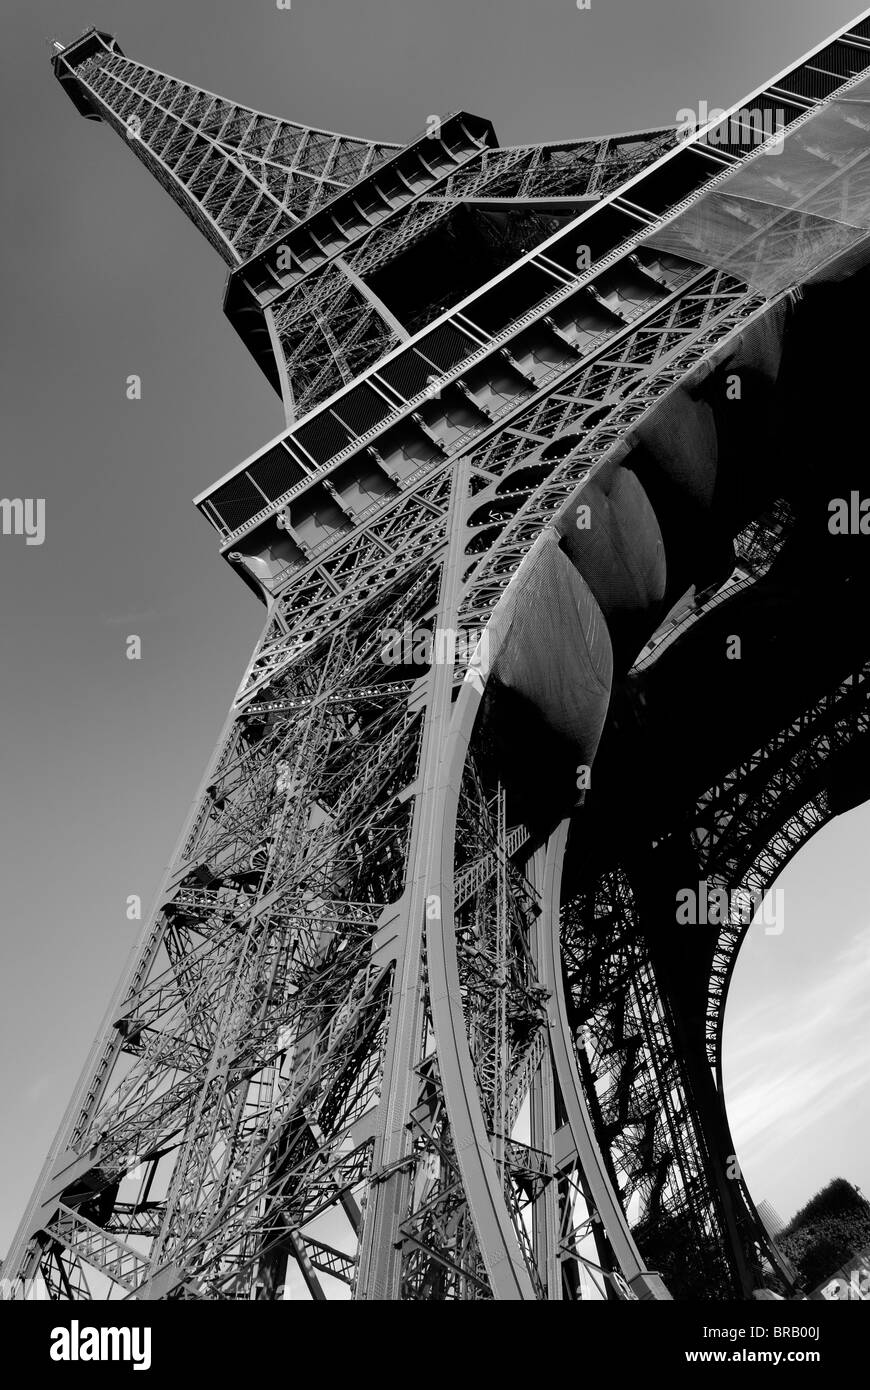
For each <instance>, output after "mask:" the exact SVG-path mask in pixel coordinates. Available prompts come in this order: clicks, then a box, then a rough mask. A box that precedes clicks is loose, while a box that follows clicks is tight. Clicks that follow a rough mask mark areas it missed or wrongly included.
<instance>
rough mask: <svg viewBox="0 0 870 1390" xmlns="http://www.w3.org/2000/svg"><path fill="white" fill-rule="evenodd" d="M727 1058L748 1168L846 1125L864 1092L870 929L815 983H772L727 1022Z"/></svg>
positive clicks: (730, 1095)
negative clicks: (832, 1119) (831, 1126)
mask: <svg viewBox="0 0 870 1390" xmlns="http://www.w3.org/2000/svg"><path fill="white" fill-rule="evenodd" d="M725 1058H726V1067H725V1084H726V1096H727V1101H728V1113H729V1117H730V1121H731V1129H732V1133H733V1135H734V1138H735V1142H736V1143H737V1145H738V1148H739V1150H740V1156H741V1160H742V1161H743V1162H744V1164H745V1165H746V1166H747V1167H751V1168H752V1169H753V1170H755V1171H759V1170H761V1171H763V1170H764V1169H765V1168H766V1167H767V1166H768V1165H771V1164H772V1163H775V1162H776V1161H777V1160H781V1159H782V1157H783V1155H787V1154H788V1153H789V1150H790V1149H792V1150H793V1148H794V1146H795V1145H796V1144H800V1141H802V1140H803V1141H809V1140H810V1139H812V1141H813V1142H814V1145H815V1144H816V1143H818V1139H819V1134H820V1131H821V1130H822V1128H823V1126H824V1121H825V1119H826V1117H829V1116H831V1115H832V1112H836V1113H837V1115H838V1117H839V1118H840V1119H842V1116H843V1114H844V1113H848V1107H849V1104H850V1102H852V1103H854V1101H855V1099H856V1097H857V1096H858V1095H860V1094H861V1093H865V1094H866V1090H867V1082H868V1073H870V927H863V928H861V930H859V931H858V932H857V933H856V935H855V936H854V937H853V938H852V940H851V942H850V943H849V945H848V946H847V947H845V948H844V949H843V950H842V951H841V952H839V953H838V954H837V955H836V956H835V957H834V958H833V959H832V960H831V961H830V963H829V965H828V967H827V969H822V970H820V971H819V972H818V973H817V974H816V975H815V976H814V977H813V979H812V980H811V981H807V982H806V983H805V984H802V985H799V986H797V987H795V986H794V985H789V986H788V987H786V986H785V984H784V983H783V984H782V985H780V986H779V987H778V988H777V985H776V982H775V981H772V982H771V986H770V990H769V992H768V996H767V998H766V999H765V1000H764V1001H759V1002H757V1003H755V1004H754V1005H753V1007H752V1008H751V1009H747V1010H745V1011H744V1012H742V1013H740V1014H738V1015H737V1016H736V1017H731V1016H729V1015H726V1053H725ZM832 1163H833V1164H834V1167H836V1155H832ZM831 1176H832V1177H833V1176H835V1173H834V1172H833V1171H832V1172H831Z"/></svg>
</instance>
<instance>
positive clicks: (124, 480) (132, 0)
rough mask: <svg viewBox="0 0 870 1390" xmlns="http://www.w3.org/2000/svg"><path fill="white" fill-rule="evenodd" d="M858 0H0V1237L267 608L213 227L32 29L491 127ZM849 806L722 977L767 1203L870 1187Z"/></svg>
mask: <svg viewBox="0 0 870 1390" xmlns="http://www.w3.org/2000/svg"><path fill="white" fill-rule="evenodd" d="M859 3H860V0H827V3H826V4H825V5H824V6H820V5H819V4H817V3H814V0H730V3H728V4H723V3H722V0H643V2H642V3H641V0H592V7H591V9H590V10H589V11H578V10H577V8H576V4H575V0H438V3H437V4H433V3H431V0H292V9H291V10H289V11H284V10H279V9H278V8H277V5H276V4H275V3H274V0H184V3H183V4H179V3H178V0H147V3H143V0H86V2H84V3H83V0H5V4H4V21H5V23H4V30H5V33H4V38H5V42H4V56H5V57H6V60H7V61H6V64H5V69H6V71H5V76H4V81H3V84H2V87H0V105H2V115H0V145H2V169H3V178H2V180H0V197H2V200H3V204H4V206H3V226H4V254H3V256H2V259H0V277H2V282H3V283H2V304H3V327H4V333H3V372H2V386H0V392H2V400H0V404H2V415H3V421H4V432H3V433H4V438H3V442H4V449H3V455H2V459H3V461H2V482H0V492H2V495H4V496H8V497H44V498H45V499H46V536H45V542H44V544H43V545H41V546H26V545H25V544H24V539H23V537H17V536H6V537H0V635H2V661H0V717H2V736H0V779H2V781H0V785H2V798H0V817H2V825H0V856H2V866H0V867H2V885H3V889H2V909H3V911H2V938H0V940H2V972H0V1028H2V1035H0V1134H2V1143H0V1253H5V1251H6V1249H7V1248H8V1244H9V1239H10V1237H11V1233H12V1231H13V1229H14V1227H15V1225H16V1223H17V1220H18V1217H19V1215H20V1213H21V1210H22V1208H23V1205H24V1203H25V1200H26V1198H27V1196H28V1193H29V1190H30V1188H31V1186H32V1183H33V1181H34V1179H35V1177H36V1174H37V1172H38V1170H39V1167H40V1164H41V1162H42V1159H43V1157H44V1154H45V1150H46V1148H47V1146H48V1144H49V1142H50V1139H51V1136H52V1134H53V1132H54V1130H55V1127H56V1125H57V1123H58V1120H59V1118H60V1115H61V1113H62V1111H63V1109H64V1107H65V1105H66V1102H67V1099H68V1097H69V1093H70V1091H71V1089H72V1086H73V1084H74V1082H75V1080H76V1078H77V1075H78V1072H79V1069H80V1067H81V1064H82V1061H83V1059H84V1056H85V1053H86V1051H87V1049H88V1047H89V1045H90V1043H91V1041H92V1038H93V1035H94V1033H95V1031H96V1029H97V1027H98V1024H99V1020H100V1018H101V1017H102V1014H103V1011H104V1009H105V1007H106V1004H107V1002H108V999H109V995H110V992H111V990H112V988H113V987H114V984H115V981H116V978H117V976H118V973H119V971H120V968H121V966H122V963H123V961H124V959H125V957H126V955H127V952H128V951H129V949H130V946H131V944H132V941H133V939H134V935H135V932H136V930H137V926H136V924H135V923H131V922H128V921H127V920H126V916H125V903H126V899H127V897H128V895H130V894H134V893H135V894H139V895H141V897H142V899H143V902H145V903H146V904H147V903H149V902H150V900H151V898H152V896H153V895H154V894H155V893H156V891H157V888H158V885H159V882H160V878H161V875H162V873H163V870H164V868H165V865H166V863H167V862H168V860H169V858H170V856H171V853H172V849H173V845H174V841H175V839H176V836H177V834H178V832H179V830H180V827H181V824H182V822H183V819H184V816H185V814H186V811H187V808H188V805H189V802H190V800H191V798H192V796H193V794H194V792H195V789H196V787H197V785H198V782H199V779H200V776H201V774H202V771H203V768H204V765H205V763H206V761H207V758H208V754H209V751H210V749H211V746H212V744H213V742H214V740H215V738H216V736H217V733H218V731H219V729H220V727H221V724H222V722H223V717H224V714H225V711H226V708H227V706H228V704H229V702H230V700H231V698H232V695H233V693H234V690H235V687H236V684H237V682H238V679H239V678H240V676H241V673H242V670H243V668H244V666H245V663H246V660H247V657H248V655H249V652H250V649H251V647H252V646H253V644H254V642H255V640H256V638H257V635H258V632H259V629H260V625H261V610H260V608H259V605H258V604H257V602H256V600H255V599H254V598H253V596H252V595H251V594H250V593H249V592H248V590H247V589H246V588H245V587H244V585H242V583H241V582H240V581H239V580H238V578H237V577H236V576H234V575H233V574H231V572H230V571H229V569H228V567H226V566H225V565H224V564H223V563H222V562H221V561H220V560H219V558H218V555H217V546H216V542H215V537H214V534H213V533H212V531H211V530H210V528H209V527H208V525H207V524H206V523H205V522H204V521H203V520H202V518H201V517H199V515H198V514H197V513H196V511H195V510H194V508H193V507H192V506H191V504H190V498H191V497H192V496H193V495H194V494H195V493H197V492H199V491H200V490H201V489H202V488H204V487H205V486H206V485H207V484H209V483H210V482H211V481H212V480H213V479H215V478H217V477H219V476H221V475H222V474H224V473H225V472H226V471H227V470H228V469H230V468H231V467H233V466H234V465H235V464H236V463H237V462H238V461H239V460H240V459H242V458H244V457H245V456H246V455H248V454H249V453H251V452H252V451H253V450H254V449H256V448H257V447H259V445H260V444H262V443H263V442H264V441H266V440H267V439H269V438H271V437H272V436H273V435H275V434H276V433H277V432H278V431H279V430H280V428H281V425H282V416H281V410H280V407H279V403H278V399H277V397H276V396H275V395H274V394H273V393H272V390H271V388H270V387H269V386H268V385H267V384H266V382H265V379H264V378H262V377H261V376H260V375H259V373H258V370H257V368H256V367H255V366H254V364H253V361H252V360H251V359H250V358H249V357H248V355H247V353H246V351H245V349H244V348H243V347H242V345H241V343H240V341H239V340H238V339H237V338H236V337H235V335H234V333H233V331H232V329H231V328H230V327H229V325H228V324H227V323H226V320H225V319H224V318H223V315H222V311H221V298H222V292H223V282H224V270H223V268H222V265H221V263H220V262H219V260H218V258H217V257H216V255H215V254H214V253H213V252H212V251H211V250H210V248H209V247H208V246H207V245H206V244H205V242H204V241H203V240H202V239H201V237H200V235H199V233H197V232H196V230H195V229H194V228H193V227H192V225H190V224H189V223H188V222H187V221H186V219H185V218H184V217H183V216H182V214H181V213H180V212H179V211H178V209H177V208H176V207H175V206H174V205H173V204H172V203H171V201H170V200H169V198H167V197H166V195H165V194H164V193H163V192H162V191H161V190H160V189H159V188H158V187H157V185H156V184H155V183H154V182H153V181H152V179H151V178H150V176H149V175H148V174H147V173H146V171H145V170H144V169H143V168H142V167H141V166H140V165H139V164H138V162H137V161H136V160H135V159H133V158H132V157H131V156H130V154H129V151H128V150H126V149H125V148H124V146H123V145H122V143H121V141H119V140H118V139H117V137H116V136H114V135H113V134H112V133H111V132H110V131H109V130H108V129H107V128H105V127H101V126H96V125H93V124H91V123H88V122H85V121H83V120H82V119H81V118H80V117H79V116H78V115H77V114H76V112H75V110H74V108H73V106H72V104H71V103H70V102H69V101H68V100H67V98H66V97H65V96H64V95H63V93H62V92H61V90H60V88H59V86H58V85H57V84H56V83H55V82H54V81H53V78H52V76H51V71H50V68H49V65H48V48H47V45H46V40H47V39H49V38H52V37H59V38H61V39H63V40H64V41H65V42H68V41H70V40H71V39H72V38H73V37H75V36H76V35H77V34H78V33H80V32H81V30H82V29H84V28H85V27H86V26H87V25H89V24H96V25H98V26H99V27H101V28H104V29H107V30H109V31H110V32H112V33H115V34H116V35H117V37H118V39H119V41H120V43H121V46H122V48H124V50H125V51H126V52H127V53H128V54H129V55H130V56H131V57H134V58H138V59H141V60H142V61H144V62H146V63H150V64H152V65H153V66H155V67H158V68H162V69H163V70H165V71H167V72H171V73H173V74H175V75H177V76H179V77H182V78H185V79H187V80H189V81H191V82H193V83H198V84H200V85H202V86H204V87H208V88H210V89H211V90H214V91H217V92H220V93H222V94H223V95H226V96H229V97H234V98H236V99H238V100H240V101H243V102H246V103H248V104H250V105H253V106H256V107H259V108H260V109H262V110H265V111H270V112H275V113H276V114H280V115H285V116H287V117H289V118H291V119H293V120H297V121H302V122H309V123H311V124H313V125H319V126H324V127H327V128H329V129H335V130H344V131H347V132H349V133H355V134H359V135H364V136H368V137H372V138H376V139H386V140H406V139H409V138H410V137H412V136H413V135H414V134H415V133H416V132H418V131H419V130H421V129H422V128H423V127H425V124H426V118H427V116H428V115H430V114H433V113H434V114H444V113H447V112H449V111H451V110H455V109H457V108H460V107H464V108H465V109H467V110H469V111H473V112H476V113H479V114H480V115H483V116H486V117H488V118H489V119H491V120H492V121H493V123H494V125H495V128H496V131H497V133H498V135H499V137H500V139H501V141H502V143H505V144H508V143H514V142H522V141H539V140H546V139H558V138H565V137H575V136H583V135H600V134H607V133H609V132H615V131H624V130H633V129H637V128H640V127H644V126H650V125H656V124H666V123H669V122H672V121H674V120H675V118H676V112H677V111H678V110H679V109H680V108H682V107H687V106H688V107H693V108H696V107H697V106H698V105H699V104H700V102H701V101H702V100H706V101H707V103H708V106H711V107H712V106H722V107H727V106H729V105H731V104H732V103H733V102H735V101H737V100H738V99H739V98H740V97H741V96H743V95H744V94H745V93H746V92H748V91H750V90H752V89H753V88H754V87H756V86H758V85H759V84H760V83H761V82H763V81H764V80H765V79H766V78H767V77H768V76H770V74H771V73H773V72H775V71H778V70H779V69H780V68H782V67H783V66H785V64H786V63H787V62H789V61H790V60H791V59H793V58H796V57H798V56H800V55H801V54H802V53H803V52H805V51H806V49H807V48H809V47H811V46H812V45H814V44H815V43H817V42H818V41H820V40H821V39H822V38H824V37H825V35H826V34H827V33H828V32H830V31H831V30H832V29H834V28H835V27H838V26H839V25H841V24H843V23H845V22H846V21H847V20H849V19H850V18H852V16H853V15H854V14H855V13H856V12H857V9H858V6H859ZM131 373H136V374H139V375H140V376H141V378H142V399H141V401H138V402H130V401H128V400H127V399H126V397H125V381H126V378H127V376H128V375H129V374H131ZM129 634H137V635H139V636H140V637H141V639H142V659H141V661H138V662H134V661H128V660H127V659H126V656H125V650H126V639H127V636H128V635H129ZM868 823H870V817H868V815H867V813H866V812H864V811H862V812H860V813H857V814H856V815H855V816H853V817H851V818H850V819H849V821H848V823H846V822H844V824H843V825H842V826H835V827H832V828H830V829H829V830H828V831H827V832H826V833H825V834H824V835H822V836H819V837H818V840H817V842H816V844H815V845H814V846H813V847H812V848H811V849H809V850H808V851H807V852H806V855H805V856H802V857H801V859H800V860H799V861H796V862H795V865H794V868H793V871H792V874H791V877H790V879H789V889H788V897H787V923H786V930H785V932H784V933H783V935H782V937H779V938H773V937H764V936H763V935H760V936H759V937H758V938H757V939H753V940H751V941H750V943H749V944H748V946H747V948H746V951H745V957H744V959H742V960H741V962H740V963H739V965H738V968H737V973H736V978H735V982H734V986H733V990H732V1002H731V1004H730V1006H729V1018H728V1024H727V1035H726V1039H727V1055H726V1063H727V1077H728V1084H729V1098H730V1099H731V1102H732V1114H733V1117H734V1130H735V1137H736V1140H737V1144H738V1150H739V1151H740V1152H741V1156H742V1157H743V1158H744V1166H745V1169H746V1172H747V1174H748V1176H749V1180H750V1183H751V1185H752V1188H753V1191H754V1192H755V1195H756V1196H757V1197H758V1198H760V1197H764V1196H766V1197H768V1198H769V1199H770V1200H771V1201H772V1202H773V1203H774V1205H775V1206H777V1207H778V1208H779V1209H780V1211H781V1212H782V1214H783V1215H784V1216H788V1215H790V1214H791V1212H792V1210H793V1209H794V1207H795V1206H797V1205H798V1204H800V1203H801V1202H802V1201H803V1200H804V1199H805V1198H806V1197H807V1196H808V1195H809V1194H810V1193H811V1192H812V1191H813V1190H814V1188H815V1187H817V1186H818V1185H819V1184H820V1183H821V1182H823V1181H824V1180H825V1179H826V1178H827V1177H829V1176H833V1175H834V1174H839V1173H842V1175H843V1176H845V1177H848V1178H851V1179H852V1180H853V1181H859V1182H862V1184H863V1185H865V1186H866V1187H867V1188H868V1189H870V1175H868V1171H867V1170H868V1164H867V1157H866V1144H865V1140H864V1136H865V1135H866V1133H867V1118H868V1112H867V1102H866V1100H865V1099H862V1097H861V1094H860V1092H859V1090H858V1082H859V1081H860V1079H861V1077H862V1071H866V1061H864V1062H862V1061H860V1057H861V1056H862V1055H863V1056H864V1057H866V1042H867V1037H868V1030H867V1027H866V1021H867V1020H866V1008H867V1003H866V1001H867V997H868V991H867V988H866V985H867V982H868V974H870V970H868V964H867V960H868V957H867V951H866V949H865V948H866V945H867V930H868V924H870V913H868V911H867V906H868V904H867V899H868V891H870V869H868V856H867V855H866V854H862V852H861V847H862V842H863V841H864V840H865V839H866V834H867V828H868ZM862 933H863V936H862ZM861 1010H863V1011H864V1012H863V1013H862V1012H861ZM862 1048H863V1049H865V1050H864V1052H863V1054H862V1051H861V1050H862ZM862 1107H863V1108H862ZM774 1122H777V1123H774ZM744 1148H745V1153H744V1152H743V1149H744Z"/></svg>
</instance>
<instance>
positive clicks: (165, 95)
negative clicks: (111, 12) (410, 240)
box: [52, 29, 401, 266]
mask: <svg viewBox="0 0 870 1390" xmlns="http://www.w3.org/2000/svg"><path fill="white" fill-rule="evenodd" d="M52 65H53V67H54V71H55V75H56V76H57V78H58V81H59V82H60V83H61V86H62V87H63V88H64V89H65V91H66V92H67V93H68V94H69V96H70V98H71V99H72V101H73V102H74V104H75V106H76V108H77V109H78V110H79V111H80V112H81V113H82V115H84V116H86V117H87V118H88V119H89V120H102V121H105V122H106V124H107V125H110V126H111V127H112V128H113V129H114V130H116V131H117V132H118V134H120V135H121V136H122V137H123V138H124V139H126V140H127V141H128V143H129V145H130V148H131V149H132V150H133V151H134V152H135V153H136V155H137V156H138V157H139V159H141V161H142V163H143V164H144V165H145V166H146V168H147V169H148V170H149V171H150V172H151V173H152V174H154V176H155V178H157V179H158V180H159V182H160V183H161V184H162V185H163V187H164V188H165V189H166V191H167V192H168V193H169V195H170V196H171V197H172V198H174V200H175V201H176V202H177V203H178V204H179V205H180V207H181V208H182V210H183V211H184V212H186V213H187V215H188V216H189V217H190V218H191V220H192V221H193V222H195V224H196V225H197V226H198V227H199V229H200V231H201V232H202V233H203V235H204V236H205V237H206V238H207V240H208V241H209V242H210V243H211V245H212V246H213V247H214V248H215V250H216V251H217V252H218V254H219V255H220V256H221V257H222V258H223V260H224V261H226V262H227V264H228V265H230V266H237V265H241V264H242V263H243V262H244V261H246V260H247V259H248V258H249V257H250V256H252V255H254V254H255V253H256V251H257V250H258V249H259V248H260V247H261V246H262V245H264V244H266V243H267V242H268V241H270V240H272V239H274V238H275V237H276V236H278V235H280V234H281V233H282V232H283V231H284V230H287V229H289V228H290V227H292V226H294V225H295V224H296V223H297V222H298V221H299V220H301V219H303V218H305V217H307V216H308V215H309V214H310V213H311V212H313V211H314V210H315V209H316V208H318V207H319V206H320V205H321V204H322V203H325V202H327V201H328V200H329V199H330V198H332V197H334V196H335V195H336V194H338V193H341V192H342V191H343V190H344V189H346V188H349V187H350V186H351V185H353V184H355V183H356V182H358V180H359V179H361V178H364V177H365V176H366V174H368V173H369V172H370V171H371V170H372V169H374V168H375V167H376V166H377V165H378V164H380V163H381V162H382V161H383V160H384V159H386V158H388V157H389V156H390V155H392V154H394V153H395V152H396V150H397V149H399V148H401V147H400V146H398V145H388V144H382V143H377V142H375V141H372V140H358V139H355V138H352V137H350V136H347V135H338V134H335V133H334V132H332V131H326V130H317V129H315V128H313V127H312V126H304V125H296V124H294V123H293V122H291V121H283V120H280V119H279V118H278V117H276V116H267V115H265V114H264V113H263V112H262V111H254V110H252V109H251V108H250V107H248V106H240V105H238V103H236V102H232V101H227V100H225V98H223V97H219V96H216V95H215V93H214V92H208V91H205V90H203V89H202V88H200V87H192V86H191V85H190V83H188V82H180V81H179V80H178V79H177V78H175V77H169V76H167V74H166V73H163V72H158V71H157V70H156V69H155V68H149V67H146V66H145V64H144V63H136V62H133V61H132V60H131V59H130V58H127V57H126V56H125V55H124V53H123V52H122V50H121V48H120V45H119V44H118V42H117V40H116V39H114V38H113V37H112V36H111V34H106V33H103V32H101V31H100V30H98V29H89V30H88V31H87V32H86V33H85V34H83V35H82V36H81V38H79V39H76V40H75V42H74V43H71V44H68V45H67V46H66V47H64V46H63V45H62V44H60V43H57V42H55V44H54V55H53V57H52Z"/></svg>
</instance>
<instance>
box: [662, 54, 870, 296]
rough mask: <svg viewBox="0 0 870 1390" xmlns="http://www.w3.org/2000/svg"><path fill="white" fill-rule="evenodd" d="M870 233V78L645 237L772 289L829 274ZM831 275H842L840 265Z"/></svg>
mask: <svg viewBox="0 0 870 1390" xmlns="http://www.w3.org/2000/svg"><path fill="white" fill-rule="evenodd" d="M868 231H870V80H865V81H863V82H861V83H860V84H858V86H856V87H854V88H853V89H852V90H851V91H850V92H849V94H848V96H847V97H846V98H843V99H841V100H837V101H833V102H831V103H829V104H828V105H826V106H825V107H823V108H822V109H821V110H820V111H819V112H817V113H816V114H815V115H814V116H812V117H811V118H810V119H809V120H807V121H805V122H804V123H803V124H802V125H801V126H799V127H798V128H797V129H796V130H794V131H793V132H792V133H791V134H786V135H785V136H784V137H783V139H782V141H781V146H780V152H779V153H773V154H766V153H763V154H760V155H759V156H758V157H757V158H755V159H752V160H751V161H749V162H748V163H747V164H745V165H743V166H742V167H741V168H739V169H737V170H735V172H734V173H733V174H731V175H730V176H729V177H728V178H727V179H726V180H725V181H724V182H723V183H722V184H720V185H719V186H718V187H717V188H716V189H715V190H712V191H711V192H710V193H707V194H705V195H703V196H702V197H700V198H699V199H698V201H697V202H696V203H694V204H693V206H692V207H691V208H689V209H688V210H687V211H686V212H684V213H682V214H681V215H680V216H679V217H677V218H675V219H674V220H673V221H672V222H670V223H667V224H666V225H665V226H664V227H662V228H660V229H658V230H657V231H656V232H654V233H653V234H652V235H651V236H650V237H649V238H648V239H647V244H648V245H650V246H654V247H656V248H657V249H659V250H664V251H669V252H672V253H676V254H678V255H685V256H687V257H689V258H690V259H693V260H697V261H700V262H702V263H703V264H706V265H713V266H717V267H719V268H721V269H725V270H728V271H729V272H730V273H731V274H733V275H735V276H736V277H738V278H739V279H740V280H742V281H744V282H745V283H746V284H748V285H751V286H752V287H753V288H754V289H758V290H761V291H763V292H764V293H767V294H774V293H777V292H778V291H780V290H782V289H785V288H787V287H789V286H792V285H797V284H801V283H803V282H804V281H805V280H807V279H809V278H811V277H816V276H819V275H821V274H823V273H824V271H823V268H824V267H825V266H830V267H835V266H836V263H837V260H838V258H839V257H841V256H842V255H843V253H845V252H852V253H853V254H852V257H851V260H852V261H853V262H854V253H855V252H856V248H858V246H859V244H860V243H862V242H863V241H864V239H865V237H866V235H867V232H868ZM832 273H836V272H835V270H834V271H832Z"/></svg>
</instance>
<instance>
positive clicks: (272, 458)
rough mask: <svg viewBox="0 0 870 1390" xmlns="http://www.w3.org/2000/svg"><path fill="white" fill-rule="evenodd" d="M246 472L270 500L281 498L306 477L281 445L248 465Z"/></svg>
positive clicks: (300, 467)
mask: <svg viewBox="0 0 870 1390" xmlns="http://www.w3.org/2000/svg"><path fill="white" fill-rule="evenodd" d="M246 471H247V472H248V473H249V474H250V476H251V477H252V478H253V479H254V481H255V482H256V483H257V484H258V486H259V487H261V488H262V489H263V491H264V492H265V493H266V495H267V496H268V497H272V498H275V497H281V496H282V494H283V493H285V492H286V491H287V490H288V488H291V487H295V485H296V484H297V483H301V482H302V480H303V478H306V477H307V476H308V474H307V473H306V472H305V469H304V468H303V467H302V466H301V464H298V463H297V462H296V460H295V459H293V458H291V457H290V455H289V454H288V452H287V450H286V449H285V448H284V447H283V445H281V444H276V445H275V447H274V449H270V450H269V452H268V453H266V454H263V456H262V458H258V459H257V460H256V462H255V463H252V464H250V465H249V466H248V468H247V470H246Z"/></svg>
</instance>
